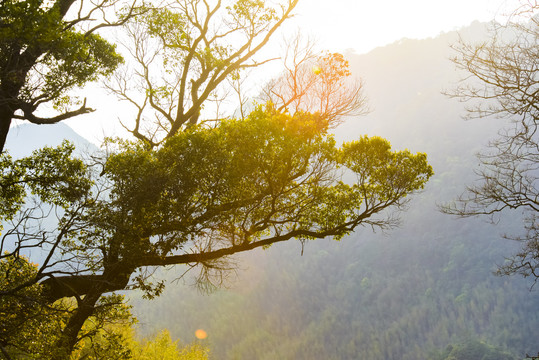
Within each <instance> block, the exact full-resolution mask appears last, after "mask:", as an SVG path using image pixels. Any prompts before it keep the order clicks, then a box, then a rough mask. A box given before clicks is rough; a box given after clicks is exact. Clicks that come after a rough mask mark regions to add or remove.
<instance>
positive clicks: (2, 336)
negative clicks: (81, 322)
mask: <svg viewBox="0 0 539 360" xmlns="http://www.w3.org/2000/svg"><path fill="white" fill-rule="evenodd" d="M36 273H37V265H35V264H32V263H30V262H28V260H27V259H26V258H24V257H19V258H7V259H3V260H1V261H0V318H1V319H2V321H1V322H0V346H1V347H2V348H4V350H5V351H7V352H8V353H10V354H12V355H13V356H16V357H15V358H19V357H18V356H21V357H22V358H25V359H26V358H30V359H45V358H49V357H50V356H51V354H52V349H51V344H52V343H53V342H54V340H55V339H56V337H57V336H58V335H59V333H60V331H61V328H62V322H63V321H64V320H65V310H66V309H65V308H64V307H63V305H62V304H57V306H47V305H44V303H43V302H42V301H41V298H40V297H41V292H42V287H41V286H40V285H39V284H33V285H32V284H31V285H27V286H24V287H23V288H22V289H20V290H19V291H17V292H15V293H9V291H10V290H13V289H16V288H17V287H19V286H20V285H23V284H25V283H26V282H27V281H29V280H31V279H32V278H33V277H34V276H35V275H36Z"/></svg>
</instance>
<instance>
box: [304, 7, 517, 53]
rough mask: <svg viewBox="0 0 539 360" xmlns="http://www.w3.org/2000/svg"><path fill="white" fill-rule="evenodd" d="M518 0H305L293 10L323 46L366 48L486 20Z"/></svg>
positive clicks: (338, 48) (364, 50) (362, 51)
mask: <svg viewBox="0 0 539 360" xmlns="http://www.w3.org/2000/svg"><path fill="white" fill-rule="evenodd" d="M518 2H519V1H518V0H303V1H300V4H299V5H298V8H297V11H296V13H297V14H298V15H297V16H296V22H298V23H300V24H301V25H300V26H301V29H302V30H308V31H309V32H312V33H313V34H316V36H317V38H318V39H319V40H320V43H321V44H323V45H324V46H323V47H324V48H330V49H329V50H334V51H343V50H345V49H348V48H351V49H354V50H356V52H358V53H364V52H367V51H369V50H372V49H373V48H375V47H377V46H382V45H386V44H389V43H393V42H395V41H397V40H400V39H402V38H412V39H413V38H417V39H421V38H427V37H433V36H436V35H438V34H440V33H441V32H447V31H452V30H456V29H458V28H460V27H463V26H466V25H469V24H471V23H472V22H473V21H474V20H479V21H490V20H492V19H493V18H495V17H502V16H503V15H504V14H507V13H509V11H510V10H511V9H514V8H515V7H516V5H515V4H518Z"/></svg>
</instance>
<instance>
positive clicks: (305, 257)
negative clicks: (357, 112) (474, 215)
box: [132, 23, 539, 360]
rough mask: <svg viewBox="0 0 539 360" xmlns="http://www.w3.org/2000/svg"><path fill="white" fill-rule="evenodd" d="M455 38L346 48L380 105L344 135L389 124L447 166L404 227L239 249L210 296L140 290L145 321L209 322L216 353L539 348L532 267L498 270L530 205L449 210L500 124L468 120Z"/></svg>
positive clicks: (376, 131) (409, 353) (385, 355)
mask: <svg viewBox="0 0 539 360" xmlns="http://www.w3.org/2000/svg"><path fill="white" fill-rule="evenodd" d="M482 30H483V25H481V24H478V23H475V24H473V25H472V26H471V27H470V28H468V29H463V30H462V31H461V34H462V36H464V37H465V38H466V37H468V38H469V39H477V38H480V36H481V33H482ZM456 40H457V34H456V33H450V34H443V35H441V36H439V37H437V38H436V39H426V40H402V41H400V42H398V43H395V44H393V45H390V46H387V47H384V48H379V49H375V50H374V51H372V52H370V53H368V54H366V55H356V54H348V55H347V56H348V58H349V60H350V63H351V65H352V69H353V72H354V73H355V74H359V75H360V76H361V77H362V78H363V79H364V80H365V84H366V85H365V89H366V92H367V95H368V97H369V99H370V104H371V108H372V110H373V111H372V112H371V113H370V114H369V115H368V116H366V117H363V118H358V119H349V121H347V123H345V124H343V125H342V126H341V127H340V128H339V129H337V138H338V139H347V138H357V137H358V136H359V135H361V134H365V133H368V134H370V135H379V136H382V137H385V138H387V139H389V140H390V141H391V142H392V144H393V145H394V146H395V147H396V148H401V149H404V148H408V149H410V150H411V151H414V152H415V151H422V152H426V153H427V154H428V156H429V162H430V163H431V164H433V167H434V170H435V174H436V175H435V177H434V178H433V179H432V180H431V182H430V183H429V184H428V186H427V189H426V190H425V191H424V192H423V193H422V194H420V195H419V196H418V197H417V199H414V201H413V202H412V203H411V206H410V210H409V211H408V212H407V213H406V214H405V216H404V217H403V219H402V220H403V221H402V225H401V226H400V227H399V228H397V229H394V230H391V231H388V232H387V233H375V234H373V233H372V231H371V229H369V228H364V229H362V230H361V231H358V232H356V233H355V234H353V235H352V236H349V237H347V238H345V239H343V240H342V241H340V242H335V241H332V240H323V241H316V242H312V243H307V244H305V247H304V249H302V246H301V244H300V243H298V242H291V243H287V244H283V245H275V246H273V247H272V248H270V249H268V250H265V251H262V250H261V251H256V252H253V253H250V254H248V255H245V256H243V257H238V258H237V261H238V262H239V264H240V268H241V269H243V270H242V271H240V272H238V273H237V277H236V276H232V277H231V279H229V280H227V282H226V285H227V286H228V288H227V289H222V290H219V291H217V292H215V293H213V294H211V295H204V294H200V293H199V292H198V291H197V290H196V289H194V288H192V287H190V286H189V284H190V282H189V275H187V276H186V277H185V278H184V279H183V280H181V281H179V283H174V284H171V286H169V287H167V289H166V291H165V293H164V294H163V295H162V296H161V297H160V298H158V299H156V300H152V301H147V300H141V299H139V298H136V297H135V298H133V299H132V303H133V304H134V305H135V312H136V314H137V316H138V318H139V319H140V321H141V330H142V331H143V332H146V333H152V332H154V331H158V330H160V329H162V328H168V329H169V330H170V331H171V334H172V336H173V337H177V338H180V339H181V340H183V341H185V342H189V341H191V340H193V338H194V331H195V330H196V329H199V328H203V329H205V330H206V331H207V333H208V334H209V336H208V339H207V340H205V341H206V342H207V344H208V345H209V346H210V347H211V351H212V355H213V358H215V359H369V360H375V359H384V360H389V359H395V360H396V359H404V360H405V359H409V360H413V359H445V358H446V357H448V356H449V355H453V356H455V358H456V357H457V355H455V354H457V353H459V351H460V352H462V351H464V350H462V349H468V348H466V346H465V345H458V344H460V343H462V342H463V341H464V340H466V341H470V339H473V340H474V341H477V342H476V343H473V344H472V345H473V346H472V345H469V346H472V347H473V348H474V349H475V350H477V351H479V352H481V351H483V352H484V353H485V355H486V354H487V352H488V351H490V353H489V354H490V355H489V356H490V357H488V358H491V357H492V356H494V357H496V355H493V354H502V353H503V352H504V351H506V352H507V353H509V354H511V355H508V354H505V355H503V356H504V357H503V358H504V359H505V358H511V357H513V358H514V359H521V358H523V357H524V354H525V353H536V352H537V351H539V345H538V344H539V340H538V338H537V329H539V306H538V304H539V294H538V293H537V292H536V291H534V290H533V289H532V291H530V287H531V286H532V285H533V284H532V283H531V282H529V281H527V280H526V279H522V278H519V277H496V276H495V275H494V274H493V271H494V270H495V269H496V265H497V264H501V263H503V261H504V256H507V255H510V254H512V253H513V252H514V251H516V249H517V248H518V244H515V243H513V242H511V241H509V240H504V239H502V238H501V235H502V234H503V233H505V232H510V231H511V230H512V227H513V225H514V228H515V229H518V228H519V224H518V222H519V221H520V219H519V216H518V214H514V216H512V217H510V218H505V219H501V221H500V222H499V223H498V224H497V225H496V226H494V225H491V224H488V223H485V222H484V221H480V220H477V219H466V220H458V219H455V218H452V217H450V216H447V215H443V214H441V213H440V212H439V211H438V209H437V205H438V204H440V203H443V202H446V201H449V200H451V199H452V198H455V197H456V196H457V195H459V193H460V192H462V191H463V190H464V186H465V183H466V182H470V181H472V180H473V168H474V167H475V166H476V160H475V157H474V153H475V152H477V151H478V150H479V149H480V148H481V146H484V145H485V144H486V143H487V141H488V139H489V138H491V137H492V136H494V135H495V134H496V131H497V129H498V128H499V127H500V125H501V123H500V122H499V121H494V120H476V121H464V120H462V119H461V115H463V114H464V108H463V105H462V104H461V103H459V102H458V101H456V100H452V99H449V98H447V97H446V96H444V95H443V94H442V93H441V92H442V90H444V89H450V88H451V87H452V86H454V85H455V83H456V82H457V81H458V80H459V78H460V77H462V74H459V73H458V72H456V71H455V70H454V66H453V64H452V63H451V62H450V61H449V57H450V56H451V49H450V47H449V45H450V44H451V43H453V42H455V41H456ZM181 271H182V270H181V269H176V270H174V273H173V272H172V271H170V272H169V273H168V274H167V277H168V278H169V279H174V278H176V277H179V276H180V275H181V274H182V272H181ZM474 344H475V345H474ZM477 344H479V345H477ZM487 344H488V345H487ZM448 345H450V346H449V347H447V346H448ZM453 346H454V347H453ZM459 346H460V347H459ZM474 346H475V347H474ZM459 349H460V350H459ZM481 349H483V350H481ZM493 349H494V350H493ZM451 351H453V353H452V352H451ZM500 356H501V355H500ZM448 358H449V357H448ZM500 358H502V357H500Z"/></svg>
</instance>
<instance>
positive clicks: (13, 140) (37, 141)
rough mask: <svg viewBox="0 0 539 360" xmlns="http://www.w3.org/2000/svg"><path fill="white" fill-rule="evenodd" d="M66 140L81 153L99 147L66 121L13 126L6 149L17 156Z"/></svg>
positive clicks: (92, 150) (56, 144) (90, 151)
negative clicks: (66, 123)
mask: <svg viewBox="0 0 539 360" xmlns="http://www.w3.org/2000/svg"><path fill="white" fill-rule="evenodd" d="M64 140H69V141H71V142H72V143H73V144H75V146H76V147H77V149H78V151H79V153H92V152H94V151H96V150H97V147H96V146H95V145H94V144H92V143H91V142H89V141H88V140H86V139H85V138H84V137H82V136H80V135H79V134H77V133H76V132H75V131H73V129H71V128H70V127H69V126H67V125H65V124H64V123H58V124H54V125H35V124H22V125H19V126H16V127H12V128H11V129H10V131H9V133H8V136H7V139H6V146H5V149H6V150H7V151H9V153H10V154H11V155H12V156H13V157H15V158H20V157H23V156H26V155H30V153H31V152H32V151H33V150H36V149H39V148H42V147H44V146H51V147H55V146H58V145H60V144H61V143H62V141H64Z"/></svg>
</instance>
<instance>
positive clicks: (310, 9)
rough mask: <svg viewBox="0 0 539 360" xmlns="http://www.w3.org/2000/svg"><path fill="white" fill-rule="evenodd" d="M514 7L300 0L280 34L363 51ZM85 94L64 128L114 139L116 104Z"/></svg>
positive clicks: (453, 1) (463, 1) (502, 3)
mask: <svg viewBox="0 0 539 360" xmlns="http://www.w3.org/2000/svg"><path fill="white" fill-rule="evenodd" d="M520 1H522V0H520ZM518 3H519V0H450V1H448V0H300V4H299V5H298V8H297V9H296V14H297V15H296V17H295V18H294V19H293V21H291V22H289V23H288V25H286V27H285V28H284V29H283V30H284V31H285V32H286V31H289V29H290V31H291V32H296V31H297V29H298V28H299V29H300V30H301V32H302V33H303V34H305V35H310V36H313V37H314V38H315V39H317V44H318V48H319V49H324V50H329V51H335V52H343V51H344V50H346V49H354V50H355V52H357V53H365V52H368V51H370V50H372V49H373V48H375V47H378V46H384V45H387V44H390V43H393V42H395V41H397V40H400V39H402V38H418V39H421V38H427V37H434V36H436V35H438V34H440V33H441V32H447V31H452V30H456V29H458V28H460V27H463V26H467V25H469V24H471V23H472V22H473V21H474V20H479V21H490V20H492V19H493V18H498V19H503V15H505V14H508V13H509V11H510V10H511V9H515V8H516V4H518ZM88 95H89V97H88V101H89V105H90V106H92V107H95V108H97V109H98V110H97V111H96V112H95V113H93V114H92V115H86V116H82V117H80V118H77V119H73V120H69V121H68V122H67V124H68V125H69V126H71V127H72V128H73V129H74V130H75V131H77V132H78V133H79V134H81V135H83V136H84V137H86V138H87V139H89V140H90V141H92V142H94V143H96V144H99V143H100V142H101V140H102V139H103V137H104V136H115V135H120V134H121V131H119V130H118V129H119V126H118V119H117V118H118V114H117V111H115V109H118V103H117V102H115V100H114V99H112V98H111V97H110V96H108V97H107V96H101V97H98V98H97V99H96V98H95V97H94V95H93V94H90V93H89V94H88ZM90 117H91V119H89V118H90ZM115 129H116V130H115Z"/></svg>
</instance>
